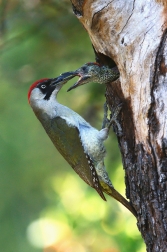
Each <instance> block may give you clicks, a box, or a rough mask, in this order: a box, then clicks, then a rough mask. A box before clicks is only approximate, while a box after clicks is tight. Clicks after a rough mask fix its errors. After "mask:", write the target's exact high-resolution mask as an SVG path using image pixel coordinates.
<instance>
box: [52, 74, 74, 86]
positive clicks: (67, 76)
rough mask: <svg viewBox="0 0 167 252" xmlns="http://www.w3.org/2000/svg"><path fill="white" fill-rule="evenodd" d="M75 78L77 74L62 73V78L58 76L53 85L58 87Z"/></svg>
mask: <svg viewBox="0 0 167 252" xmlns="http://www.w3.org/2000/svg"><path fill="white" fill-rule="evenodd" d="M75 76H76V74H75V72H65V73H62V74H61V75H60V76H58V77H57V78H54V79H53V80H52V85H56V84H60V83H61V84H65V83H66V82H67V81H69V80H71V79H72V78H74V77H75Z"/></svg>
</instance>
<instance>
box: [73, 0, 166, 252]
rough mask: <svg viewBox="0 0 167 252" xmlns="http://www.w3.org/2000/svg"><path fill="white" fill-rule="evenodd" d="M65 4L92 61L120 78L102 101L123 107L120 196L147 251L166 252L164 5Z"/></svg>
mask: <svg viewBox="0 0 167 252" xmlns="http://www.w3.org/2000/svg"><path fill="white" fill-rule="evenodd" d="M71 3H72V6H73V10H74V13H75V14H76V16H77V17H78V19H79V20H80V21H81V23H82V24H83V26H84V27H85V29H86V30H87V32H88V34H89V36H90V39H91V41H92V44H93V47H94V50H95V52H96V58H97V60H98V61H99V62H100V63H101V64H108V65H110V66H114V65H115V63H116V65H117V67H118V69H119V71H120V75H121V77H120V80H118V81H116V82H114V83H110V84H108V85H107V88H106V98H107V101H108V103H109V106H110V107H111V109H113V108H114V107H115V106H116V105H117V104H118V103H120V102H122V103H123V109H122V112H121V115H120V122H121V125H122V128H123V136H121V137H120V136H118V141H119V146H120V150H121V153H122V159H123V165H124V169H125V176H126V181H125V182H126V188H127V189H126V194H127V197H128V198H129V199H130V201H131V202H132V205H133V206H134V208H135V209H136V211H137V213H138V228H139V230H140V232H141V234H142V236H143V238H144V240H145V243H146V246H147V251H149V252H154V251H156V252H161V251H167V125H166V118H167V74H166V73H167V66H166V64H167V30H166V28H167V4H166V1H163V0H161V1H160V0H159V1H158V0H157V1H156V0H152V1H145V0H140V1H139V0H138V1H137V0H136V1H135V0H133V1H132V0H128V1H124V0H112V1H111V0H110V1H109V0H106V1H104V0H85V1H84V0H80V1H79V0H71ZM85 50H86V48H85ZM114 62H115V63H114ZM108 155H109V152H108Z"/></svg>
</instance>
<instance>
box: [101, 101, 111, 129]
mask: <svg viewBox="0 0 167 252" xmlns="http://www.w3.org/2000/svg"><path fill="white" fill-rule="evenodd" d="M103 108H104V117H103V123H102V129H104V128H107V127H108V125H109V123H110V120H109V119H108V118H107V116H108V106H107V103H106V102H105V103H104V105H103Z"/></svg>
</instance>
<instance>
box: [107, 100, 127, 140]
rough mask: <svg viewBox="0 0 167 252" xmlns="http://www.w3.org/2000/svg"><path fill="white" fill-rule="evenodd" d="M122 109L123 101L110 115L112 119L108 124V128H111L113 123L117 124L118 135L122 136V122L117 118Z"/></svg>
mask: <svg viewBox="0 0 167 252" xmlns="http://www.w3.org/2000/svg"><path fill="white" fill-rule="evenodd" d="M121 109H122V103H120V104H119V105H118V106H117V107H116V109H115V110H114V112H113V114H111V115H110V121H109V124H108V130H110V127H111V125H113V124H115V125H116V126H117V130H118V131H117V135H118V136H122V134H123V133H122V128H121V125H120V123H119V122H118V120H117V118H118V115H119V113H120V111H121Z"/></svg>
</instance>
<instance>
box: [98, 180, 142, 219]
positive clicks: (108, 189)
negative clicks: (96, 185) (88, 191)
mask: <svg viewBox="0 0 167 252" xmlns="http://www.w3.org/2000/svg"><path fill="white" fill-rule="evenodd" d="M100 184H101V186H102V188H103V191H104V192H105V193H107V194H108V195H110V196H111V197H112V198H114V199H116V200H117V201H119V202H120V203H121V204H122V205H124V206H125V207H126V208H127V209H128V210H129V211H130V212H131V213H132V214H133V215H134V216H135V217H136V218H137V212H136V210H135V209H134V207H133V206H132V205H131V204H130V202H128V201H127V200H126V199H125V198H124V197H123V196H122V195H121V194H120V193H119V192H117V191H116V190H115V189H114V187H111V186H109V185H107V184H105V185H104V183H102V182H101V181H100Z"/></svg>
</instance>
